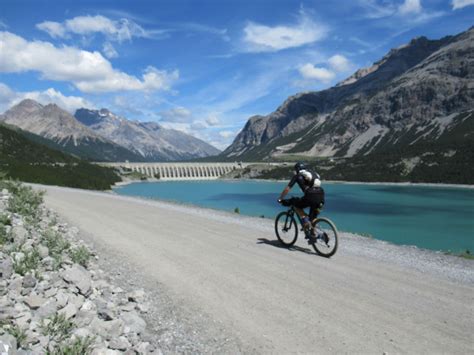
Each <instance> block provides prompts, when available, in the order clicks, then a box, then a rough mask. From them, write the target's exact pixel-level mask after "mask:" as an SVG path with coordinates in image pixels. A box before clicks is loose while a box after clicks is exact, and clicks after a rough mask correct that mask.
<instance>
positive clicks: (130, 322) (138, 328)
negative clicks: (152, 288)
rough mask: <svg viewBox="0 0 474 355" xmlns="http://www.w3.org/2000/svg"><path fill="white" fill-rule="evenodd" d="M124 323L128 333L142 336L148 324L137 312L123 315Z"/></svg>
mask: <svg viewBox="0 0 474 355" xmlns="http://www.w3.org/2000/svg"><path fill="white" fill-rule="evenodd" d="M121 318H122V320H123V323H124V325H125V332H126V333H137V334H141V333H143V332H144V331H145V328H146V322H145V321H144V320H143V318H141V317H140V316H139V315H138V313H137V312H135V311H132V312H127V313H124V314H122V315H121Z"/></svg>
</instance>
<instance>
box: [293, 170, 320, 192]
mask: <svg viewBox="0 0 474 355" xmlns="http://www.w3.org/2000/svg"><path fill="white" fill-rule="evenodd" d="M295 183H297V184H298V186H299V187H300V189H301V191H303V192H304V193H306V191H307V190H308V189H310V188H313V187H319V186H321V180H320V177H319V174H317V173H315V172H313V171H311V170H306V169H303V170H300V171H299V172H298V173H297V174H296V175H294V176H293V178H292V179H291V180H290V183H289V184H288V186H289V187H290V188H292V187H293V186H294V185H295Z"/></svg>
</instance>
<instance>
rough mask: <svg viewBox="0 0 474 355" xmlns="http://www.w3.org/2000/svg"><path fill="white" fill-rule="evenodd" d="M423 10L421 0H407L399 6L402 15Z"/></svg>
mask: <svg viewBox="0 0 474 355" xmlns="http://www.w3.org/2000/svg"><path fill="white" fill-rule="evenodd" d="M421 10H422V7H421V2H420V0H405V2H404V3H403V4H402V5H400V7H399V8H398V11H399V12H400V14H402V15H406V14H419V13H420V12H421Z"/></svg>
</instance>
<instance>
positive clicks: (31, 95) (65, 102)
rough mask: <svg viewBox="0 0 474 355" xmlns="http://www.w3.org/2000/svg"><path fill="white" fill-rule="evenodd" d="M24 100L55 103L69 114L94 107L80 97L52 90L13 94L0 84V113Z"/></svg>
mask: <svg viewBox="0 0 474 355" xmlns="http://www.w3.org/2000/svg"><path fill="white" fill-rule="evenodd" d="M24 99H32V100H35V101H37V102H39V103H41V104H43V105H47V104H50V103H55V104H56V105H58V106H59V107H61V108H63V109H65V110H66V111H68V112H70V113H74V112H75V111H76V110H77V109H78V108H81V107H87V108H94V107H95V106H94V105H93V104H92V103H91V102H89V101H87V100H85V99H84V98H82V97H78V96H65V95H63V94H62V93H61V92H60V91H57V90H55V89H53V88H49V89H47V90H44V91H28V92H15V91H13V90H12V89H11V88H10V87H8V86H7V85H5V84H3V83H0V112H3V111H5V110H7V109H8V108H10V107H12V106H14V105H16V104H18V103H19V102H20V101H22V100H24Z"/></svg>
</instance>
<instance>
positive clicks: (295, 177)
mask: <svg viewBox="0 0 474 355" xmlns="http://www.w3.org/2000/svg"><path fill="white" fill-rule="evenodd" d="M297 176H298V175H295V176H293V178H292V179H291V180H290V182H289V183H288V186H287V187H285V189H284V190H283V191H282V192H281V195H280V198H279V199H280V200H283V199H284V198H285V196H286V195H287V194H288V192H290V190H291V188H292V187H293V185H294V184H295V182H296V179H297Z"/></svg>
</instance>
